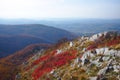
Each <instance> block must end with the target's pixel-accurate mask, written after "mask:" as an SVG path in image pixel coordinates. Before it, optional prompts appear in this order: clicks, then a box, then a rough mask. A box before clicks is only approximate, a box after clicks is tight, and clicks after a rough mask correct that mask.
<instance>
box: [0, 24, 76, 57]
mask: <svg viewBox="0 0 120 80" xmlns="http://www.w3.org/2000/svg"><path fill="white" fill-rule="evenodd" d="M75 37H76V36H75V35H74V34H72V33H70V32H68V31H65V30H62V29H58V28H54V27H50V26H46V25H41V24H23V25H0V57H5V56H8V55H9V54H12V53H14V52H16V51H18V50H21V49H23V48H24V47H26V46H28V45H30V44H36V43H38V44H39V43H56V42H57V41H58V40H59V39H62V38H68V39H73V38H75Z"/></svg>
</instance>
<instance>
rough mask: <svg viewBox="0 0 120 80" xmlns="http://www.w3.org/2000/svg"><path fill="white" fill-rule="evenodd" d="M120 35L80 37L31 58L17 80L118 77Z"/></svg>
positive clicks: (113, 33) (105, 34)
mask: <svg viewBox="0 0 120 80" xmlns="http://www.w3.org/2000/svg"><path fill="white" fill-rule="evenodd" d="M119 58H120V34H119V33H118V32H105V33H99V34H96V35H93V36H91V37H81V38H78V39H76V40H73V41H70V42H66V43H63V44H61V45H59V46H58V47H55V48H54V49H48V50H46V51H45V52H40V53H38V54H36V55H35V56H33V57H31V58H30V59H29V60H28V61H27V62H26V63H27V64H23V65H21V66H20V68H21V72H19V73H18V74H17V75H16V79H17V80H119V79H120V76H119V75H120V59H119Z"/></svg>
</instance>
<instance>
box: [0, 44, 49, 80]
mask: <svg viewBox="0 0 120 80" xmlns="http://www.w3.org/2000/svg"><path fill="white" fill-rule="evenodd" d="M50 46H51V45H49V44H32V45H29V46H27V47H25V48H24V49H22V50H20V51H17V52H16V53H14V54H11V55H10V56H7V57H5V58H1V59H0V79H1V80H14V79H15V77H14V76H15V74H16V73H17V72H19V71H20V69H19V67H18V66H19V65H21V64H22V63H23V62H25V61H27V60H28V59H29V58H30V57H31V56H33V55H35V53H37V52H39V50H43V49H47V48H49V47H50Z"/></svg>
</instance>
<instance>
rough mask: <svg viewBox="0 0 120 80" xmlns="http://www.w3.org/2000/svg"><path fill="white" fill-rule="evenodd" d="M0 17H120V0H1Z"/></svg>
mask: <svg viewBox="0 0 120 80" xmlns="http://www.w3.org/2000/svg"><path fill="white" fill-rule="evenodd" d="M0 18H28V19H43V18H107V19H113V18H120V0H0Z"/></svg>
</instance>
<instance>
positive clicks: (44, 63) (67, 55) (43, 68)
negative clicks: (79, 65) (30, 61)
mask: <svg viewBox="0 0 120 80" xmlns="http://www.w3.org/2000/svg"><path fill="white" fill-rule="evenodd" d="M54 52H55V51H54ZM54 52H53V53H51V54H52V55H50V54H49V55H45V56H42V57H41V58H40V59H38V60H36V61H35V62H34V65H37V64H40V63H41V65H40V66H39V67H38V68H36V69H35V70H34V72H33V73H32V77H33V78H34V80H37V79H39V78H40V77H41V76H43V75H45V74H46V73H48V72H50V71H52V69H54V68H58V67H61V66H63V65H65V64H67V63H69V62H70V60H72V59H74V58H75V57H76V51H73V50H72V51H66V52H62V53H60V54H55V53H54Z"/></svg>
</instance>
